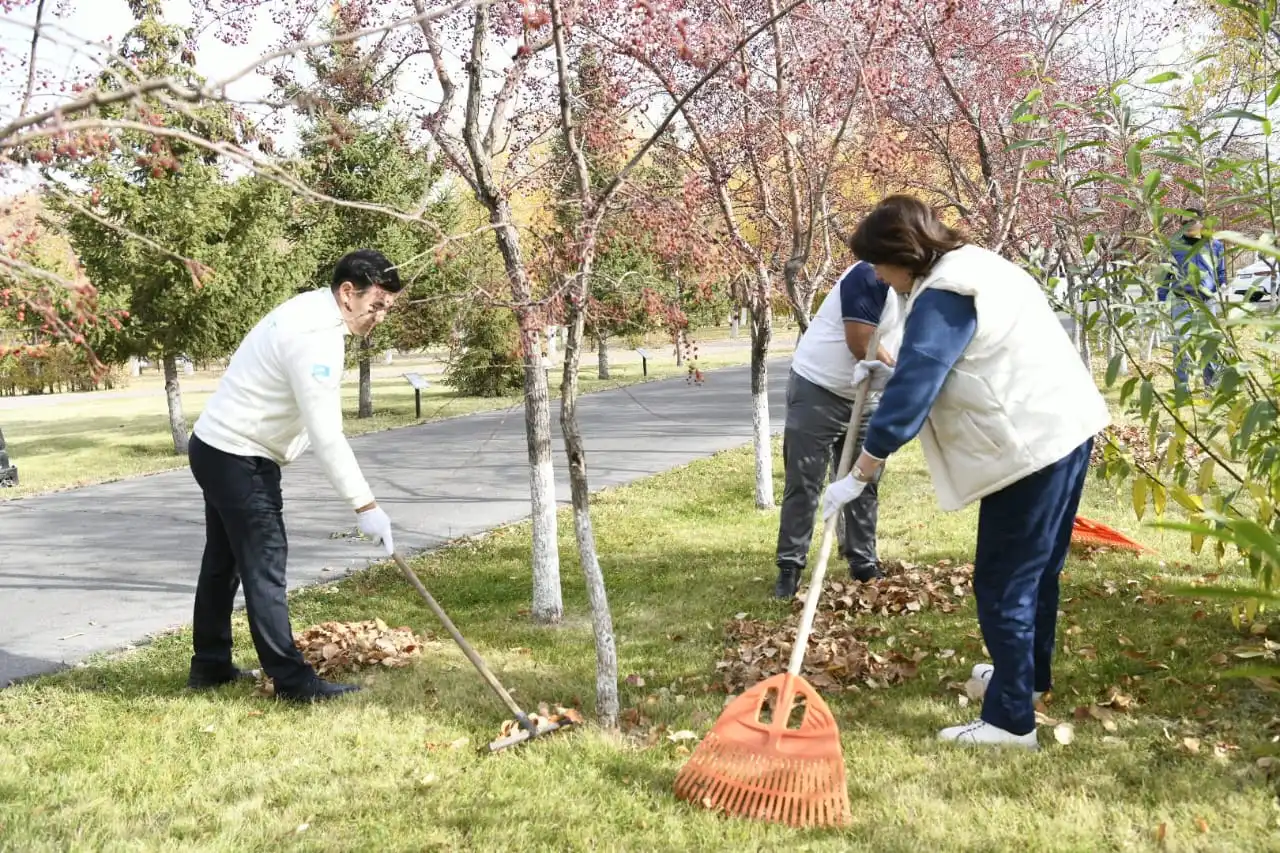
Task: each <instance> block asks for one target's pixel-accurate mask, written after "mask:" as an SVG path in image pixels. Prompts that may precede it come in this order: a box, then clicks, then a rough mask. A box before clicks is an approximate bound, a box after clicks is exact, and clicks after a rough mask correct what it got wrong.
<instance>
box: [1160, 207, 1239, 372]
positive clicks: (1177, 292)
mask: <svg viewBox="0 0 1280 853" xmlns="http://www.w3.org/2000/svg"><path fill="white" fill-rule="evenodd" d="M1187 212H1188V214H1189V216H1188V217H1187V218H1186V219H1184V220H1183V221H1182V232H1181V233H1180V234H1179V235H1178V236H1177V237H1175V238H1174V240H1173V268H1174V272H1173V273H1171V274H1170V275H1169V276H1168V277H1167V278H1166V280H1165V284H1164V286H1162V287H1161V288H1160V289H1159V290H1158V291H1157V296H1158V297H1159V299H1160V301H1161V302H1165V301H1167V302H1168V303H1169V312H1170V314H1171V315H1172V318H1173V338H1174V347H1175V353H1174V355H1175V359H1176V365H1175V367H1174V372H1175V373H1176V375H1177V377H1178V383H1179V384H1180V385H1181V386H1182V387H1183V388H1187V387H1188V385H1187V375H1188V373H1189V372H1190V369H1191V357H1190V356H1189V355H1188V354H1187V351H1186V346H1187V344H1188V343H1189V342H1190V339H1191V328H1192V321H1193V320H1194V317H1195V314H1196V312H1197V311H1198V310H1200V309H1202V308H1203V309H1204V310H1207V311H1209V312H1210V313H1212V314H1214V315H1217V314H1218V313H1219V310H1220V305H1219V299H1220V298H1221V294H1222V293H1225V292H1226V288H1227V261H1226V251H1225V250H1224V248H1223V246H1222V241H1220V240H1215V239H1213V238H1212V237H1210V238H1209V240H1208V241H1207V242H1205V241H1204V239H1203V238H1204V212H1203V211H1202V210H1200V209H1199V208H1195V207H1191V208H1187ZM1219 369H1220V365H1219V364H1218V363H1216V362H1214V361H1209V362H1207V363H1206V364H1205V366H1204V372H1203V378H1204V386H1205V388H1212V387H1213V384H1214V380H1215V379H1216V378H1217V374H1218V371H1219Z"/></svg>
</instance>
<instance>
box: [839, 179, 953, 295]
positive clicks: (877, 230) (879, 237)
mask: <svg viewBox="0 0 1280 853" xmlns="http://www.w3.org/2000/svg"><path fill="white" fill-rule="evenodd" d="M964 244H965V239H964V235H962V234H961V233H960V232H959V231H957V230H955V229H954V228H949V227H947V226H946V225H944V224H943V223H942V222H941V221H940V220H939V219H938V218H937V217H936V216H934V215H933V210H932V209H930V208H929V206H928V205H926V204H925V203H924V202H922V201H920V199H918V198H915V197H914V196H909V195H891V196H889V197H887V198H885V199H883V200H882V201H881V202H880V203H879V204H877V205H876V206H875V207H874V208H872V210H871V212H870V213H868V214H867V217H866V218H865V219H863V220H862V222H861V224H859V225H858V230H857V231H855V232H853V237H852V238H851V239H850V240H849V248H851V249H853V253H854V254H855V255H857V256H858V258H859V259H860V260H864V261H866V262H867V263H869V264H893V265H894V266H899V267H904V268H906V269H907V270H910V272H911V274H912V275H914V276H921V275H924V274H925V273H927V272H928V271H929V268H930V267H932V266H933V265H934V263H936V262H937V260H938V258H940V257H942V256H943V255H944V254H945V253H947V252H950V251H951V250H953V249H958V248H960V247H961V246H963V245H964Z"/></svg>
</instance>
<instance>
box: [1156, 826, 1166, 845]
mask: <svg viewBox="0 0 1280 853" xmlns="http://www.w3.org/2000/svg"><path fill="white" fill-rule="evenodd" d="M1165 832H1166V827H1165V825H1164V824H1163V823H1162V824H1160V825H1159V826H1157V827H1156V843H1157V844H1164V836H1165Z"/></svg>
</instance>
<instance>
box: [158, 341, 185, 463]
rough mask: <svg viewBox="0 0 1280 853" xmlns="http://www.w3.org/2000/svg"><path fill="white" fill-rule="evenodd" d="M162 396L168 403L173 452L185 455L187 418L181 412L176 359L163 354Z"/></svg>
mask: <svg viewBox="0 0 1280 853" xmlns="http://www.w3.org/2000/svg"><path fill="white" fill-rule="evenodd" d="M163 360H164V396H165V398H166V400H167V401H168V404H169V432H170V434H171V435H172V436H173V452H174V453H176V454H178V455H179V456H186V455H187V419H186V417H185V416H184V415H183V414H182V388H181V387H180V386H179V385H178V359H177V357H176V356H174V355H173V354H171V353H165V355H164V359H163Z"/></svg>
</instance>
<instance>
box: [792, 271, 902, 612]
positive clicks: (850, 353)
mask: <svg viewBox="0 0 1280 853" xmlns="http://www.w3.org/2000/svg"><path fill="white" fill-rule="evenodd" d="M900 317H901V307H900V304H899V301H898V297H897V296H896V295H894V294H891V293H890V291H889V286H888V285H887V284H885V283H884V282H882V281H880V280H879V279H877V278H876V274H875V270H874V268H873V267H872V266H871V264H868V263H865V262H858V263H856V264H854V265H853V266H851V267H849V269H847V270H845V272H844V275H842V276H841V277H840V281H839V283H838V284H837V285H836V286H835V287H834V288H832V290H831V292H830V293H829V294H827V297H826V299H824V300H823V302H822V305H821V306H819V308H818V311H817V313H816V314H814V317H813V321H812V322H811V323H810V324H809V329H808V330H807V331H806V332H805V333H804V337H802V338H801V339H800V345H799V346H797V347H796V351H795V354H794V355H793V356H792V358H791V376H790V377H789V379H788V382H787V419H786V425H785V427H784V429H783V435H782V460H783V467H784V468H785V471H786V484H785V486H784V488H783V493H782V513H781V519H780V522H779V525H778V546H777V565H778V581H777V583H776V585H775V586H774V595H775V596H777V597H778V598H791V597H792V596H794V595H795V594H796V590H797V589H798V588H799V586H800V575H801V574H802V573H803V571H804V568H805V565H806V564H807V562H808V555H809V545H810V542H811V540H812V538H813V522H814V516H815V515H816V513H817V509H818V500H819V498H821V496H822V487H823V484H824V483H825V482H826V478H827V471H828V469H830V471H831V475H832V477H834V476H835V474H836V467H837V466H838V465H839V462H840V453H841V450H842V448H843V447H844V439H845V433H846V432H848V427H849V418H850V417H851V416H852V415H853V399H854V396H855V394H856V393H857V385H858V383H859V382H860V381H861V380H862V377H863V375H864V374H863V373H862V372H861V370H860V369H859V368H858V363H859V362H861V361H864V360H867V361H872V362H873V363H874V364H880V365H891V364H893V360H894V357H895V356H896V354H897V351H898V342H899V341H900V340H901V338H902V331H901V328H900V327H901V323H900V322H899V318H900ZM877 325H882V326H883V329H882V331H881V333H880V344H879V349H878V352H877V353H875V354H873V355H871V356H868V354H867V346H868V345H869V344H870V343H871V334H872V332H874V331H875V328H876V326H877ZM871 372H872V377H871V393H869V394H868V395H867V402H866V408H865V409H864V410H863V413H862V420H861V423H860V424H859V428H858V429H859V432H858V437H857V439H856V440H857V442H858V448H861V446H862V438H863V435H864V434H865V431H866V428H867V423H868V422H869V421H870V420H871V416H872V415H873V414H875V411H876V406H877V404H878V401H879V397H880V393H879V392H880V389H882V388H883V387H884V382H885V381H886V380H887V374H888V370H887V369H886V370H884V371H883V374H884V375H883V376H882V375H881V371H878V370H874V369H873V370H872V371H871ZM854 458H857V450H856V449H855V451H854ZM876 516H877V498H876V489H875V487H874V486H872V487H870V488H868V489H866V490H865V491H864V492H863V493H862V494H861V495H860V496H859V497H858V499H857V500H855V501H851V502H850V503H849V504H848V505H847V506H846V507H845V510H844V538H843V542H842V553H843V554H844V557H845V559H846V560H847V561H848V563H849V574H850V576H851V577H853V578H854V579H855V580H863V581H865V580H870V579H872V578H875V577H883V573H882V572H881V571H880V560H879V558H878V557H877V555H876Z"/></svg>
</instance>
